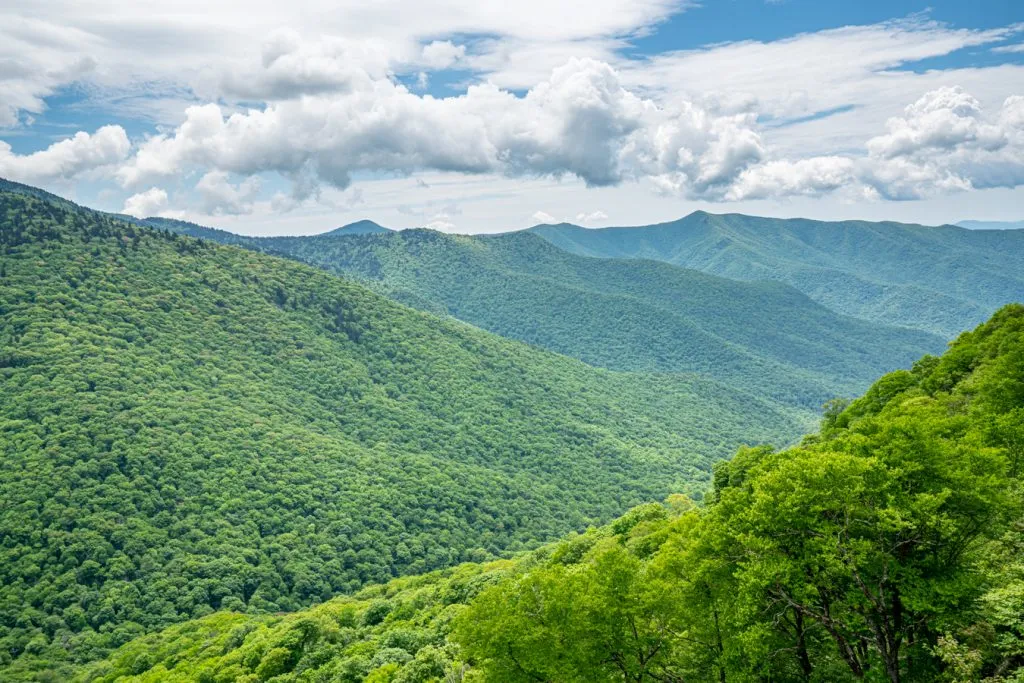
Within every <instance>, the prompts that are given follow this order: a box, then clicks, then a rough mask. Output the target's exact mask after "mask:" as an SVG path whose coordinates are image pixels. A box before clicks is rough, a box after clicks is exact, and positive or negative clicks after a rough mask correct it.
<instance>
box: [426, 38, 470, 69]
mask: <svg viewBox="0 0 1024 683" xmlns="http://www.w3.org/2000/svg"><path fill="white" fill-rule="evenodd" d="M465 56H466V46H465V45H455V44H454V43H452V41H450V40H435V41H433V42H431V43H429V44H427V45H424V46H423V64H424V65H426V66H428V67H430V68H431V69H447V68H449V67H451V66H452V65H453V64H455V63H456V62H457V61H459V60H460V59H462V58H463V57H465Z"/></svg>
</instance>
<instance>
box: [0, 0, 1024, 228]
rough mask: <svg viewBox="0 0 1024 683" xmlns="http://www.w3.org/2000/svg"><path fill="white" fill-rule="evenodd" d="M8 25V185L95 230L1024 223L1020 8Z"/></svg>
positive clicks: (159, 9) (917, 5) (304, 9)
mask: <svg viewBox="0 0 1024 683" xmlns="http://www.w3.org/2000/svg"><path fill="white" fill-rule="evenodd" d="M8 4H10V5H11V7H9V8H7V9H5V10H0V176H5V177H10V178H12V179H16V180H21V181H23V182H29V183H31V184H36V185H40V186H43V187H46V188H47V189H50V190H52V191H55V192H58V193H60V194H64V195H66V196H70V197H72V198H73V199H75V200H77V201H80V202H82V203H85V204H87V205H91V206H96V207H98V208H103V209H107V210H116V211H126V212H130V213H139V214H161V215H168V216H177V217H182V218H188V219H190V220H195V221H197V222H200V223H205V224H211V225H216V226H219V227H225V228H227V229H231V230H236V231H239V232H247V233H254V234H283V233H306V232H318V231H321V230H327V229H330V228H332V227H334V226H336V225H339V224H342V223H346V222H349V221H352V220H356V219H359V218H363V217H369V218H372V219H374V220H377V221H378V222H380V223H382V224H386V225H391V226H394V227H411V226H422V225H427V226H431V227H434V228H436V229H440V230H448V231H458V232H481V231H498V230H507V229H514V228H518V227H525V226H527V225H530V224H533V223H536V222H545V221H551V220H572V221H576V222H580V223H583V224H586V225H589V226H601V225H615V224H639V223H647V222H654V221H658V220H670V219H673V218H675V217H678V216H679V215H682V214H685V213H688V212H689V211H692V210H694V209H697V208H701V209H705V210H710V211H743V212H747V213H759V214H765V215H806V216H810V217H815V218H824V219H838V218H851V217H858V218H869V219H895V220H905V221H915V222H924V223H943V222H955V221H959V220H964V219H970V218H976V219H990V220H1014V219H1020V218H1024V214H1022V213H1021V211H1020V209H1019V208H1018V207H1020V206H1024V201H1022V200H1024V194H1022V185H1024V98H1022V97H1021V96H1024V3H1019V2H1013V1H1011V0H981V1H978V2H951V1H948V0H945V1H941V2H930V3H921V2H899V1H895V2H894V1H890V2H875V1H864V2H855V3H851V2H821V1H818V2H813V1H811V0H782V1H780V2H765V1H763V0H724V1H718V2H715V1H712V0H708V1H705V2H701V3H693V2H673V1H672V0H628V1H627V0H597V1H592V2H587V3H580V2H561V1H547V2H534V1H533V0H530V1H528V2H523V3H521V4H520V5H517V6H515V7H513V6H511V5H509V4H507V3H502V2H490V1H484V2H476V3H467V4H465V5H459V4H452V3H445V2H440V1H439V0H438V1H436V2H435V1H433V0H428V1H425V2H418V3H410V2H407V1H406V0H383V1H382V2H379V3H374V4H373V5H372V6H371V5H366V4H360V5H358V6H355V5H353V6H343V7H341V8H339V7H337V6H336V5H334V4H332V3H325V2H317V1H314V0H300V1H297V2H293V3H288V4H287V5H285V6H282V5H281V3H274V2H269V1H264V0H255V1H251V2H245V3H243V2H225V3H218V5H217V6H216V7H215V8H213V9H211V8H210V7H208V6H207V4H205V3H200V2H197V1H195V2H194V1H193V0H187V1H185V2H178V3H174V2H172V3H167V2H161V3H156V2H150V1H149V0H142V1H141V2H138V3H134V4H133V5H131V6H129V7H124V6H121V5H114V4H112V3H106V2H101V1H99V0H82V1H79V2H72V1H71V0H56V1H55V2H52V3H34V2H27V1H23V0H13V2H12V3H8ZM44 4H45V7H43V6H41V5H44Z"/></svg>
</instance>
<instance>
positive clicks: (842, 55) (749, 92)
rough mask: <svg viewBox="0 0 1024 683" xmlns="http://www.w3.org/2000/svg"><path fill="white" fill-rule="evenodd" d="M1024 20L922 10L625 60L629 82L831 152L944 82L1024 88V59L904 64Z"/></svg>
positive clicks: (1005, 32) (1001, 91) (790, 145)
mask: <svg viewBox="0 0 1024 683" xmlns="http://www.w3.org/2000/svg"><path fill="white" fill-rule="evenodd" d="M1022 29H1024V26H1022V25H1015V26H1008V27H1002V28H994V29H988V30H974V29H957V28H952V27H949V26H947V25H944V24H941V23H938V22H935V21H929V20H927V19H922V18H920V17H915V18H911V19H907V20H901V21H891V22H883V23H879V24H872V25H867V26H847V27H843V28H837V29H829V30H824V31H818V32H815V33H805V34H800V35H796V36H792V37H788V38H784V39H781V40H776V41H770V42H759V41H741V42H733V43H725V44H721V45H714V46H709V47H708V48H706V49H699V50H689V51H683V52H670V53H663V54H659V55H655V56H652V57H650V58H648V59H644V60H634V61H628V62H621V63H619V64H617V68H619V70H620V71H621V73H622V80H623V83H624V84H626V85H627V86H628V87H630V88H634V89H636V90H638V91H639V92H644V93H650V94H651V95H650V96H652V97H655V98H656V99H661V100H672V99H674V98H678V97H688V98H690V99H691V100H693V101H695V102H698V103H700V104H701V105H702V106H704V107H705V108H707V109H709V110H711V111H716V112H721V113H727V112H754V113H756V114H757V115H758V117H759V120H760V121H761V122H763V123H767V124H771V126H770V127H766V129H765V132H764V139H765V141H766V143H767V144H768V145H770V146H772V147H773V148H775V149H778V150H781V151H783V152H784V153H786V154H801V155H828V154H833V153H835V152H836V151H837V150H844V149H848V148H852V147H858V146H861V145H863V143H864V140H865V139H866V138H867V137H868V136H870V135H874V134H876V133H877V131H878V130H879V129H880V128H881V127H882V126H884V125H885V121H886V120H887V119H889V118H890V117H892V116H898V115H899V114H900V113H901V110H902V109H903V107H904V106H905V105H906V104H907V102H908V101H912V100H914V99H917V98H918V97H920V96H921V95H923V94H924V93H926V92H928V91H931V90H935V89H937V88H940V87H942V86H954V85H959V86H961V87H963V88H964V89H965V90H967V91H968V92H971V93H972V94H974V96H975V97H977V98H978V99H979V101H980V102H981V103H982V105H984V106H986V107H994V106H998V104H999V103H1000V102H1002V100H1003V99H1004V98H1005V97H1006V96H1007V95H1009V94H1012V93H1014V92H1018V93H1019V92H1024V67H1022V66H1019V65H1013V64H1004V65H1000V66H993V67H988V68H953V69H929V70H925V71H921V70H913V69H908V68H905V67H906V65H909V64H912V63H914V62H917V61H920V60H925V59H929V58H934V57H941V56H944V55H948V54H950V53H952V52H955V51H957V50H961V49H964V48H969V47H976V46H982V45H988V44H991V43H996V42H999V41H1002V40H1005V39H1007V38H1009V37H1011V36H1013V35H1017V34H1018V33H1019V32H1020V31H1021V30H1022ZM829 112H831V114H829ZM801 117H808V118H809V120H804V121H801ZM779 124H782V125H779Z"/></svg>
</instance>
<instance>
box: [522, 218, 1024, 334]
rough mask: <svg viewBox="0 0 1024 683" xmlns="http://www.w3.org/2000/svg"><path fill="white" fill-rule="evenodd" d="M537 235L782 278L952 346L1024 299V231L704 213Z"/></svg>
mask: <svg viewBox="0 0 1024 683" xmlns="http://www.w3.org/2000/svg"><path fill="white" fill-rule="evenodd" d="M531 232H533V233H535V234H538V235H541V236H543V237H544V238H545V239H547V240H549V241H551V242H552V243H553V244H555V245H556V246H558V247H560V248H561V249H564V250H566V251H570V252H573V253H575V254H582V255H585V256H600V257H605V258H644V259H656V260H659V261H666V262H668V263H672V264H675V265H678V266H683V267H685V268H693V269H696V270H700V271H703V272H706V273H713V274H715V275H721V276H724V277H728V278H734V279H738V280H775V281H778V282H785V283H787V284H790V285H792V286H793V287H796V288H797V289H799V290H800V291H801V292H803V293H804V294H806V295H807V296H809V297H811V298H812V299H814V300H815V301H817V302H819V303H821V304H824V305H825V306H828V307H829V308H831V309H833V310H835V311H837V312H839V313H844V314H846V315H852V316H856V317H859V318H862V319H864V320H872V321H877V322H881V323H885V324H889V325H901V326H907V327H913V328H916V329H919V330H924V331H928V332H932V333H934V334H938V335H940V336H942V337H943V338H946V339H951V338H953V337H954V336H956V334H958V333H959V332H960V331H961V330H964V329H968V328H970V327H973V326H975V325H977V324H978V323H980V322H982V321H983V320H984V319H986V318H987V317H988V316H990V315H991V314H992V312H993V311H995V310H996V309H997V308H999V307H1000V306H1002V305H1004V304H1006V303H1008V302H1011V301H1021V300H1024V230H1009V231H1007V230H1001V231H997V230H967V229H966V228H958V227H954V226H948V225H947V226H942V227H924V226H920V225H906V224H901V223H869V222H865V221H844V222H839V223H826V222H821V221H811V220H806V219H802V218H795V219H775V218H758V217H756V216H744V215H740V214H724V215H715V214H709V213H705V212H703V211H698V212H695V213H693V214H690V215H689V216H686V217H685V218H682V219H680V220H678V221H674V222H671V223H662V224H659V225H649V226H644V227H635V228H602V229H597V230H589V229H586V228H581V227H579V226H575V225H568V224H561V225H540V226H537V227H535V228H531Z"/></svg>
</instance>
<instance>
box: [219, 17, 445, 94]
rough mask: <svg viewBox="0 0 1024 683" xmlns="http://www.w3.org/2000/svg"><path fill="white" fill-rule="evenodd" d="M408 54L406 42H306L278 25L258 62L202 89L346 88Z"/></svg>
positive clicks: (256, 91) (226, 73) (383, 71)
mask: <svg viewBox="0 0 1024 683" xmlns="http://www.w3.org/2000/svg"><path fill="white" fill-rule="evenodd" d="M449 44H450V43H449ZM408 56H409V55H408V53H406V54H403V50H402V46H400V45H395V44H390V43H387V42H385V41H381V40H374V39H361V40H352V39H346V38H337V37H323V38H321V39H319V40H304V39H303V37H302V36H301V35H299V34H298V33H297V32H295V31H292V30H289V29H279V30H278V31H275V32H274V33H273V34H271V35H270V37H269V38H268V39H267V40H266V41H265V42H264V44H263V51H262V59H261V61H260V63H259V64H258V65H252V66H246V67H242V68H238V67H235V68H228V69H226V70H225V71H224V72H223V73H222V74H221V76H220V80H219V82H218V83H217V84H216V85H215V86H213V87H211V86H209V85H207V86H205V87H204V86H202V85H201V86H200V87H201V89H202V90H203V91H204V92H205V94H207V95H209V96H210V97H213V98H215V97H216V96H217V95H222V96H224V97H227V98H229V99H240V100H258V101H273V100H283V99H289V98H293V97H299V96H302V95H319V94H324V93H332V92H344V91H346V90H350V89H352V88H354V87H357V85H358V84H359V83H360V82H364V81H366V80H368V79H370V78H378V79H379V78H384V77H386V76H387V74H388V71H389V69H390V68H391V67H392V66H393V65H394V64H395V63H396V61H399V60H400V59H402V58H403V57H408ZM438 56H440V55H438Z"/></svg>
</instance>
